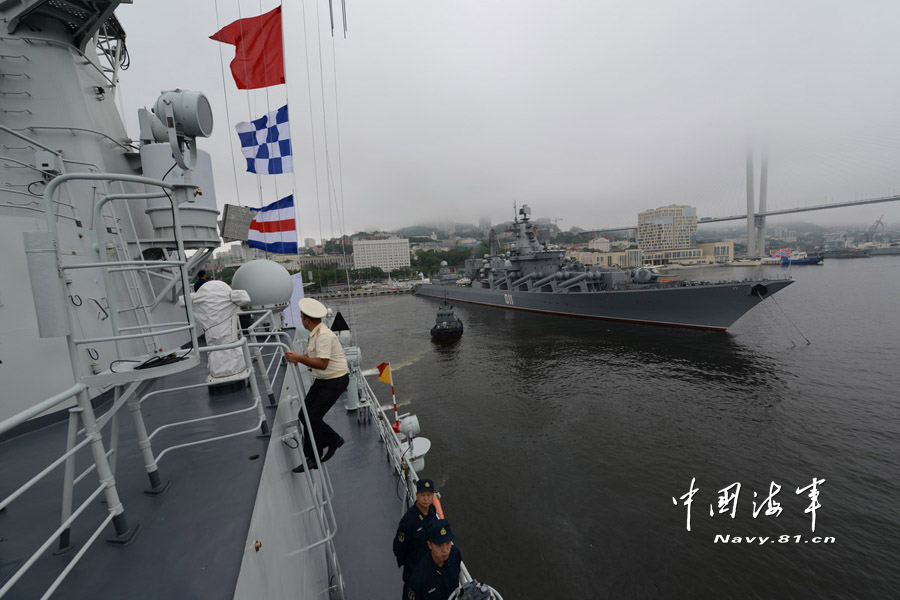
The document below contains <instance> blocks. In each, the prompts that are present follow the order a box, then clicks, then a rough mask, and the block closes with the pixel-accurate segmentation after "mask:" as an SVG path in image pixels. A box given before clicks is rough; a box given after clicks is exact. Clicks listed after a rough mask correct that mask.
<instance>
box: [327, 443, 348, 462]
mask: <svg viewBox="0 0 900 600" xmlns="http://www.w3.org/2000/svg"><path fill="white" fill-rule="evenodd" d="M343 445H344V438H339V439H338V441H337V443H335V445H334V446H328V449H327V450H326V451H325V454H324V455H323V456H322V462H325V461H326V460H328V459H329V458H331V457H332V456H334V453H335V452H337V449H338V448H340V447H341V446H343Z"/></svg>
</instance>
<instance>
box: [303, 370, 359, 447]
mask: <svg viewBox="0 0 900 600" xmlns="http://www.w3.org/2000/svg"><path fill="white" fill-rule="evenodd" d="M349 384H350V375H349V374H348V375H342V376H340V377H335V378H334V379H316V381H315V382H314V383H313V384H312V386H311V387H310V388H309V391H308V392H307V393H306V410H307V411H308V412H309V424H310V426H311V427H312V435H313V437H315V438H316V453H317V454H321V453H322V450H323V449H324V448H325V447H326V446H333V445H334V444H336V443H337V442H338V440H340V439H341V436H339V435H338V433H337V432H336V431H335V430H334V429H332V428H331V427H329V426H328V423H326V422H325V421H324V420H323V419H325V414H326V413H327V412H328V411H329V410H331V407H332V406H334V403H335V402H337V399H338V398H339V397H340V395H341V394H343V393H344V390H346V389H347V386H348V385H349ZM299 418H300V427H301V428H302V430H303V455H304V456H305V457H306V458H313V457H314V454H313V453H312V447H311V444H310V439H309V438H310V436H309V433H308V432H307V431H306V421H305V420H304V419H303V413H302V412H301V413H300V414H299Z"/></svg>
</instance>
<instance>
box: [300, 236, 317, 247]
mask: <svg viewBox="0 0 900 600" xmlns="http://www.w3.org/2000/svg"><path fill="white" fill-rule="evenodd" d="M303 245H304V246H306V247H307V248H313V247H314V246H315V245H316V240H314V239H313V238H306V239H305V240H303Z"/></svg>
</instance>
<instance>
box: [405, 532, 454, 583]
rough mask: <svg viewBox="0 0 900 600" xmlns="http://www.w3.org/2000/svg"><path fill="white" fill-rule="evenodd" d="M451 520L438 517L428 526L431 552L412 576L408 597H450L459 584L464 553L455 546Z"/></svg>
mask: <svg viewBox="0 0 900 600" xmlns="http://www.w3.org/2000/svg"><path fill="white" fill-rule="evenodd" d="M454 539H456V538H455V537H454V536H453V532H452V531H451V530H450V523H449V522H447V521H445V520H444V519H437V520H436V521H434V523H432V524H431V526H430V527H429V528H428V550H429V552H428V554H426V555H425V556H424V557H422V560H421V561H419V564H418V565H416V568H415V569H414V570H413V573H412V576H411V577H410V578H409V591H408V592H407V596H406V600H447V599H448V598H449V597H450V594H452V593H453V590H455V589H456V588H458V587H459V571H460V568H461V566H462V553H461V552H460V551H459V548H457V547H456V546H454V545H453V540H454Z"/></svg>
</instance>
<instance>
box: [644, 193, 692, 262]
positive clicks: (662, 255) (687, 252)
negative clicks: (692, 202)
mask: <svg viewBox="0 0 900 600" xmlns="http://www.w3.org/2000/svg"><path fill="white" fill-rule="evenodd" d="M696 235H697V209H695V208H693V207H692V206H687V205H684V204H672V205H669V206H663V207H661V208H654V209H652V210H645V211H643V212H640V213H638V230H637V243H638V247H639V248H640V249H641V250H643V251H644V260H645V261H646V262H649V263H652V264H666V263H668V262H696V261H699V260H702V253H701V251H700V249H699V248H696Z"/></svg>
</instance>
